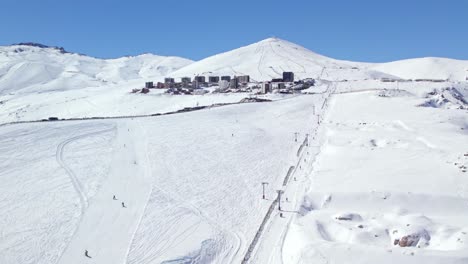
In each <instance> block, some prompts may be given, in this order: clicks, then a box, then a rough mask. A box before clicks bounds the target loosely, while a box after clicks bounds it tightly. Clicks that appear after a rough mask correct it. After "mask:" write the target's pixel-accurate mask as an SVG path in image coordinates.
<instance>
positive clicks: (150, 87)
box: [145, 82, 154, 89]
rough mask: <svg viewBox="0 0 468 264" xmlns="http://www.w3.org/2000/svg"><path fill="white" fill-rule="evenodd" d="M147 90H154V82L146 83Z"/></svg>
mask: <svg viewBox="0 0 468 264" xmlns="http://www.w3.org/2000/svg"><path fill="white" fill-rule="evenodd" d="M145 88H148V89H152V88H154V84H153V82H146V83H145Z"/></svg>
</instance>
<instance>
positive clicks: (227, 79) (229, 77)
mask: <svg viewBox="0 0 468 264" xmlns="http://www.w3.org/2000/svg"><path fill="white" fill-rule="evenodd" d="M221 81H227V82H230V81H231V76H221Z"/></svg>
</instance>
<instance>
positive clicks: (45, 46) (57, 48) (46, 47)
mask: <svg viewBox="0 0 468 264" xmlns="http://www.w3.org/2000/svg"><path fill="white" fill-rule="evenodd" d="M11 46H29V47H36V48H41V49H55V50H58V51H60V52H61V53H69V52H68V51H66V50H65V49H64V48H63V47H56V46H47V45H44V44H41V43H36V42H20V43H16V44H12V45H11Z"/></svg>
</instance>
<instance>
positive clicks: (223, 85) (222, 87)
mask: <svg viewBox="0 0 468 264" xmlns="http://www.w3.org/2000/svg"><path fill="white" fill-rule="evenodd" d="M218 85H219V90H220V91H225V90H227V89H229V82H228V81H226V80H221V81H219V83H218Z"/></svg>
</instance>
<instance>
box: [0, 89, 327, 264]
mask: <svg viewBox="0 0 468 264" xmlns="http://www.w3.org/2000/svg"><path fill="white" fill-rule="evenodd" d="M322 100H323V96H322V95H320V94H319V95H307V96H297V97H293V98H289V99H285V100H279V101H275V102H271V103H252V104H242V105H232V106H226V107H222V108H213V109H209V110H203V111H197V112H190V113H184V114H177V115H172V116H161V117H153V118H138V119H133V120H132V119H128V120H127V119H123V120H116V121H113V120H106V121H76V122H56V123H40V124H39V123H33V124H19V125H11V126H2V127H0V134H1V137H0V138H1V139H2V144H1V146H2V150H3V151H2V154H1V155H2V159H1V161H0V166H1V168H2V170H1V172H0V175H1V177H2V184H1V186H0V187H1V192H0V195H1V199H0V201H2V204H1V208H2V209H3V211H4V212H5V215H6V216H7V217H5V218H2V220H1V221H2V222H1V226H2V227H3V228H2V231H1V234H2V240H1V242H0V248H1V251H2V252H3V254H2V255H1V256H0V262H1V263H18V262H19V263H161V262H165V261H166V262H170V261H173V262H177V261H179V262H183V261H185V262H193V263H239V262H240V260H241V259H242V258H243V257H244V254H245V252H246V250H247V247H248V245H249V243H250V242H251V240H252V239H253V236H254V235H255V232H256V229H257V228H258V225H259V224H260V223H261V221H262V218H263V216H264V214H265V213H266V210H267V209H268V207H269V204H270V202H269V201H271V199H273V198H274V196H275V189H277V188H280V187H281V186H282V183H283V180H284V176H285V174H286V172H287V170H288V168H289V166H290V165H291V164H292V163H293V162H294V160H295V159H296V152H297V149H298V147H299V145H300V144H301V142H295V141H294V132H299V133H300V134H301V135H302V139H303V137H304V135H305V133H306V132H309V133H310V130H311V129H312V128H313V124H314V123H315V122H316V117H315V116H314V115H313V112H314V110H313V109H314V105H320V104H321V102H322ZM36 142H41V143H40V144H39V145H37V146H36V144H35V143H36ZM31 153H33V154H31ZM20 164H21V165H20ZM37 179H40V180H39V181H38V180H37ZM262 181H268V182H269V183H270V184H269V186H268V189H267V197H268V200H262V199H261V184H260V183H261V182H262ZM113 195H116V198H117V199H118V200H113ZM121 202H124V203H125V206H126V208H123V207H122V205H121ZM38 205H39V206H38ZM26 212H28V215H31V217H24V216H25V213H26ZM25 238H27V239H25ZM85 250H88V252H89V255H90V257H91V258H87V257H85V255H84V251H85Z"/></svg>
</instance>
